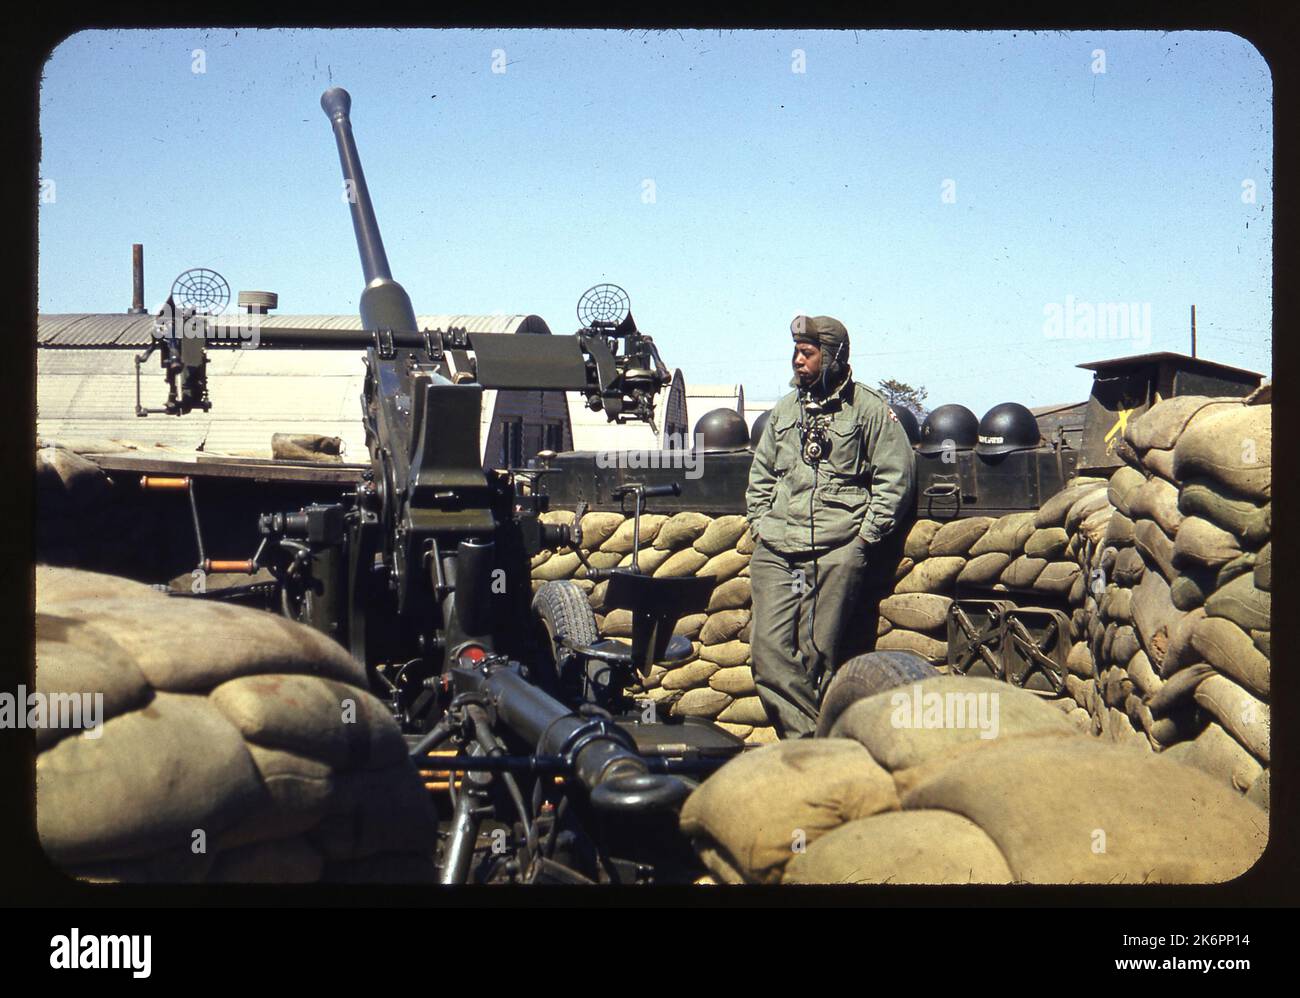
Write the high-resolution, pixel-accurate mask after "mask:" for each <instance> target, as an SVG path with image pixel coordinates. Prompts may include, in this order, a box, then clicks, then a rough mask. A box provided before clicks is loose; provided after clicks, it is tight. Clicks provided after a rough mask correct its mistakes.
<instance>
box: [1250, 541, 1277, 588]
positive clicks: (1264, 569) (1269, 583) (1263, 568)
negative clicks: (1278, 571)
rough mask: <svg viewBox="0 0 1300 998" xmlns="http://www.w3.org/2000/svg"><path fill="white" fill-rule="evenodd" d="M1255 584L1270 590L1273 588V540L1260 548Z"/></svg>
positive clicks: (1256, 564) (1257, 557)
mask: <svg viewBox="0 0 1300 998" xmlns="http://www.w3.org/2000/svg"><path fill="white" fill-rule="evenodd" d="M1254 574H1255V585H1256V586H1257V587H1258V588H1260V589H1262V590H1264V591H1265V592H1270V591H1272V589H1273V542H1272V541H1269V542H1268V543H1267V544H1265V545H1264V546H1263V547H1262V548H1260V549H1259V554H1258V555H1257V556H1256V558H1255V573H1254Z"/></svg>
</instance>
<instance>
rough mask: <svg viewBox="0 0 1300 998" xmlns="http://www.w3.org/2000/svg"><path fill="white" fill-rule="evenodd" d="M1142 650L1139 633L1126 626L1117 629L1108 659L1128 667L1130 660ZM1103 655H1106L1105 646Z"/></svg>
mask: <svg viewBox="0 0 1300 998" xmlns="http://www.w3.org/2000/svg"><path fill="white" fill-rule="evenodd" d="M1141 649H1142V646H1141V645H1140V644H1138V638H1137V632H1136V631H1135V630H1134V629H1133V628H1132V627H1131V626H1129V625H1128V624H1124V625H1122V626H1120V627H1117V628H1116V629H1115V637H1114V639H1113V640H1112V641H1111V645H1110V649H1109V655H1108V657H1109V659H1110V661H1112V662H1114V663H1115V664H1117V665H1122V666H1125V667H1127V665H1128V660H1129V659H1131V658H1132V657H1133V656H1134V655H1136V654H1137V653H1138V652H1139V651H1141ZM1103 654H1106V649H1105V648H1104V646H1103Z"/></svg>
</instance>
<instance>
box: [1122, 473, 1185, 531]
mask: <svg viewBox="0 0 1300 998" xmlns="http://www.w3.org/2000/svg"><path fill="white" fill-rule="evenodd" d="M1128 504H1129V516H1130V517H1132V519H1133V520H1134V521H1137V520H1141V519H1147V520H1155V522H1156V523H1158V524H1159V525H1160V529H1161V530H1163V531H1164V532H1165V533H1166V534H1168V535H1169V536H1170V537H1173V536H1174V534H1175V533H1176V532H1177V531H1178V525H1179V524H1180V523H1182V522H1183V514H1182V513H1180V512H1179V511H1178V487H1177V486H1176V485H1171V484H1170V483H1169V482H1166V481H1165V480H1164V479H1163V478H1148V479H1147V480H1146V481H1145V482H1143V483H1142V484H1141V485H1139V486H1138V487H1137V488H1136V489H1134V490H1133V493H1132V494H1131V495H1130V496H1129V500H1128Z"/></svg>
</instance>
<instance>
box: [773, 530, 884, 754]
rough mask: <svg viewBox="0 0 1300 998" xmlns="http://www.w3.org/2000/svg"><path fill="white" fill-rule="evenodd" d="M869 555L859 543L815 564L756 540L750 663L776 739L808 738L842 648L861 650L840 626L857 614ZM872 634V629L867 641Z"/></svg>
mask: <svg viewBox="0 0 1300 998" xmlns="http://www.w3.org/2000/svg"><path fill="white" fill-rule="evenodd" d="M872 547H873V548H874V547H875V545H873V546H872ZM869 550H870V549H869V548H868V547H867V545H865V544H862V543H861V542H860V541H858V539H857V538H856V537H855V538H854V539H853V540H851V541H849V542H848V543H847V544H843V545H841V546H839V547H837V548H832V549H831V550H829V551H826V552H823V553H820V554H818V556H817V557H816V559H814V558H813V557H812V556H811V555H784V554H780V553H778V552H776V551H773V550H771V549H770V548H768V547H767V546H766V545H765V544H764V543H763V542H762V541H761V540H760V541H758V542H757V543H756V544H755V546H754V553H753V555H752V556H751V557H750V562H749V581H750V588H751V591H752V593H753V605H754V612H753V626H752V628H751V631H750V660H751V661H752V663H753V667H754V685H755V686H757V687H758V696H759V699H760V700H761V701H762V702H763V707H764V709H765V710H766V711H767V716H768V719H769V720H770V721H771V722H772V725H773V727H775V728H776V733H777V735H778V737H780V738H799V737H803V736H805V735H811V734H812V733H813V731H814V730H815V729H816V727H817V710H818V707H819V706H820V704H821V700H822V697H823V695H824V694H825V691H826V686H827V685H828V684H829V683H830V680H831V678H832V676H833V675H834V673H835V669H836V668H837V667H838V666H839V665H840V664H841V662H842V661H843V660H844V659H843V657H842V652H843V651H844V649H845V647H846V645H847V644H852V645H855V646H860V645H861V644H862V636H860V635H854V636H853V640H852V641H849V642H846V640H845V639H846V635H845V624H846V622H847V618H848V617H849V616H850V615H852V614H854V612H855V611H856V610H858V609H860V599H859V597H860V595H861V594H862V591H863V586H864V581H865V580H866V578H867V576H868V572H867V559H868V557H869ZM874 631H875V628H874V623H873V626H872V635H871V636H870V637H871V638H874V636H875V634H874ZM870 643H871V644H874V641H871V642H870Z"/></svg>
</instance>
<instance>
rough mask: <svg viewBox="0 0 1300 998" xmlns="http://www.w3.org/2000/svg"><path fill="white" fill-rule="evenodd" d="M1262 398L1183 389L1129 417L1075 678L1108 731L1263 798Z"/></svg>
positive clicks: (1267, 518) (1265, 569) (1266, 412)
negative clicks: (1138, 738)
mask: <svg viewBox="0 0 1300 998" xmlns="http://www.w3.org/2000/svg"><path fill="white" fill-rule="evenodd" d="M1259 398H1260V396H1256V397H1254V398H1252V399H1251V400H1249V401H1243V400H1241V399H1229V400H1224V399H1209V398H1202V397H1199V396H1197V397H1193V396H1179V397H1175V398H1172V399H1167V400H1165V401H1162V402H1159V403H1157V404H1156V405H1154V406H1152V407H1151V409H1149V410H1148V411H1147V412H1146V413H1144V414H1143V415H1142V416H1140V417H1138V418H1137V419H1134V420H1130V421H1129V423H1128V425H1127V427H1126V428H1125V432H1124V437H1123V440H1122V445H1121V446H1120V447H1119V448H1117V450H1118V452H1119V453H1120V454H1121V456H1122V457H1124V459H1125V460H1126V462H1127V463H1126V464H1125V465H1124V466H1123V467H1121V468H1119V469H1118V470H1117V471H1116V472H1115V473H1114V474H1113V475H1112V477H1111V480H1110V486H1109V495H1110V499H1111V502H1112V503H1113V504H1114V506H1115V509H1116V512H1115V516H1114V518H1113V519H1112V521H1111V527H1110V529H1108V531H1107V535H1106V539H1105V544H1104V545H1103V547H1102V548H1100V549H1099V550H1097V551H1096V552H1095V553H1094V555H1095V556H1094V562H1093V565H1092V571H1093V572H1094V573H1095V574H1096V575H1097V576H1098V579H1099V583H1098V584H1099V585H1102V584H1103V582H1104V588H1103V589H1102V590H1101V593H1100V595H1099V597H1098V598H1097V599H1096V613H1095V615H1094V616H1093V618H1092V619H1091V620H1090V621H1089V625H1088V633H1087V635H1086V639H1085V640H1086V645H1085V647H1082V648H1080V647H1077V646H1076V647H1075V648H1074V649H1073V650H1072V654H1071V662H1072V666H1071V669H1072V671H1074V672H1076V673H1077V674H1076V675H1075V676H1074V677H1072V679H1071V689H1072V691H1074V694H1075V695H1076V699H1079V697H1080V696H1082V697H1083V698H1085V699H1086V700H1087V701H1088V703H1089V707H1090V712H1091V713H1093V715H1094V717H1095V718H1096V719H1097V721H1098V722H1099V723H1100V724H1103V725H1104V726H1105V727H1106V728H1107V729H1108V731H1109V732H1111V733H1112V735H1113V736H1117V737H1120V738H1121V739H1124V738H1128V737H1129V735H1128V734H1127V733H1126V732H1127V729H1128V728H1129V727H1130V726H1131V727H1132V729H1134V731H1136V732H1140V733H1142V734H1143V735H1145V737H1146V739H1147V740H1148V742H1149V744H1150V745H1151V747H1152V748H1153V749H1155V750H1157V751H1168V752H1169V754H1170V757H1171V758H1175V759H1179V760H1181V761H1184V762H1187V763H1190V764H1192V765H1196V766H1199V767H1201V768H1203V769H1205V770H1207V771H1208V772H1211V773H1213V774H1215V775H1217V776H1218V777H1219V778H1221V779H1223V780H1224V781H1225V782H1227V783H1228V784H1230V785H1231V786H1233V787H1234V788H1235V789H1236V790H1238V791H1239V792H1242V793H1247V794H1250V795H1251V796H1252V799H1256V800H1258V801H1259V802H1260V803H1262V804H1264V805H1265V806H1266V805H1267V799H1268V779H1267V767H1268V763H1269V736H1268V729H1269V664H1270V652H1271V642H1270V635H1271V629H1270V624H1269V619H1270V611H1271V605H1270V596H1269V590H1270V588H1271V576H1270V570H1271V544H1270V535H1271V526H1272V521H1271V518H1272V514H1271V503H1270V500H1271V478H1272V467H1271V450H1272V447H1271V444H1272V438H1271V416H1272V413H1271V409H1272V407H1271V405H1269V404H1267V403H1263V404H1255V403H1256V402H1257V401H1258V400H1259ZM1089 674H1090V675H1089ZM1126 722H1127V723H1126ZM1115 733H1123V734H1118V735H1116V734H1115Z"/></svg>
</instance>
